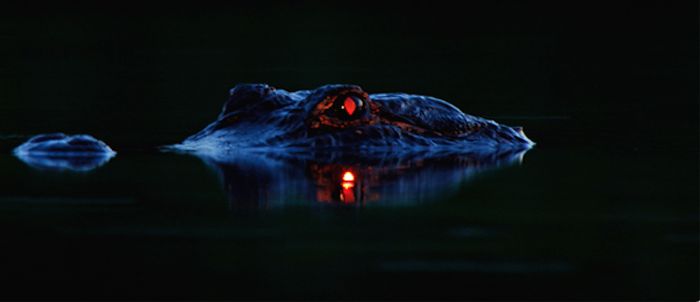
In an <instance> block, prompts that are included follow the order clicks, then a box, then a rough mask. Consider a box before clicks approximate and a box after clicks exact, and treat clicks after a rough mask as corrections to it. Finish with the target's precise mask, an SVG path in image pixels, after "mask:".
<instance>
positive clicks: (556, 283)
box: [0, 2, 699, 300]
mask: <svg viewBox="0 0 700 302" xmlns="http://www.w3.org/2000/svg"><path fill="white" fill-rule="evenodd" d="M603 4H604V3H602V2H601V3H597V4H596V3H593V4H590V3H588V2H586V3H579V4H578V5H574V6H575V7H564V6H563V5H561V4H559V5H557V4H554V3H539V4H523V3H519V2H483V3H472V4H470V5H468V6H467V7H466V8H464V7H457V6H450V5H447V4H444V5H428V4H416V5H412V6H410V7H407V6H401V5H399V3H386V4H384V5H380V6H377V5H376V4H371V3H357V4H355V5H346V4H342V3H337V4H333V5H331V4H321V3H313V2H300V3H297V2H295V3H285V2H282V3H263V4H250V3H248V4H244V3H239V4H235V5H231V6H229V7H225V8H223V7H222V8H213V7H212V8H189V7H165V8H164V7H160V8H155V7H153V8H143V10H136V9H135V8H133V7H126V6H124V7H113V8H112V9H110V10H103V9H98V8H97V7H94V8H90V7H44V8H42V9H40V10H35V9H34V8H30V7H25V8H20V9H16V10H4V11H3V12H0V14H1V15H2V17H3V18H1V19H0V29H1V31H0V54H2V59H0V152H2V153H1V154H0V183H1V185H0V238H2V244H1V245H0V250H1V252H0V256H2V257H1V258H0V259H1V260H0V268H1V270H0V271H1V272H2V273H0V280H2V286H1V287H2V291H0V297H2V298H10V299H17V298H35V299H39V298H42V299H60V298H72V299H93V298H116V299H128V298H180V299H216V298H228V299H233V298H248V299H256V298H268V299H284V298H297V299H309V298H319V299H333V298H350V299H363V298H364V299H369V298H374V299H430V298H433V299H438V298H454V299H605V300H622V299H625V300H642V299H656V300H697V297H698V285H697V284H698V281H699V280H698V259H699V257H698V238H699V234H698V223H699V218H698V213H699V211H698V183H699V182H698V102H697V100H698V85H697V83H698V58H697V57H698V38H697V36H698V35H697V11H698V10H697V3H685V4H684V3H674V4H661V3H659V4H655V5H646V4H645V5H642V4H638V3H637V4H635V5H624V4H615V5H611V4H605V5H603ZM238 82H266V83H269V84H271V85H273V86H277V87H280V88H285V89H289V90H296V89H308V88H314V87H316V86H319V85H322V84H326V83H336V82H346V83H355V84H359V85H361V86H363V88H364V89H365V90H367V91H369V92H388V91H403V92H410V93H419V94H427V95H432V96H436V97H439V98H443V99H446V100H448V101H450V102H452V103H454V104H455V105H456V106H458V107H459V108H460V109H462V110H463V111H465V112H467V113H470V114H475V115H479V116H484V117H488V118H492V119H495V120H497V121H499V122H503V123H505V124H508V125H521V126H524V128H525V132H526V133H527V134H528V136H529V137H530V138H531V139H532V140H533V141H535V142H537V143H538V145H537V146H536V147H535V148H534V149H532V150H529V151H528V152H526V153H525V154H522V158H520V156H517V157H515V158H513V157H506V158H491V159H488V158H454V157H448V158H440V159H421V158H418V159H416V158H414V159H404V160H397V159H391V158H387V159H385V160H383V161H377V160H373V161H363V160H359V159H357V158H352V157H351V158H348V157H321V158H316V159H314V160H309V159H305V160H301V159H300V160H296V161H294V160H292V161H288V160H279V159H275V158H273V159H270V158H266V157H260V156H246V157H243V158H240V157H238V158H230V159H229V160H228V161H226V160H224V161H221V160H218V161H217V160H212V159H208V158H199V157H196V156H192V155H186V154H174V153H163V152H159V151H158V149H157V147H158V146H161V145H164V144H170V143H176V142H178V141H180V140H182V139H183V138H185V137H186V136H187V135H189V134H192V133H194V132H196V131H198V130H200V129H201V128H202V127H204V126H205V125H206V124H208V123H209V122H210V121H212V120H213V119H214V118H215V116H216V115H217V113H218V110H219V109H220V106H221V105H222V103H223V101H224V100H225V98H226V92H227V90H228V88H230V87H232V86H233V85H235V84H236V83H238ZM55 131H64V132H67V133H83V132H84V133H89V134H92V135H94V136H95V137H97V138H100V139H103V140H104V141H106V142H108V143H109V144H110V145H111V146H112V147H113V148H114V149H115V150H116V151H117V152H118V155H117V156H116V157H114V158H112V159H111V160H110V161H108V162H106V163H103V164H102V165H101V166H99V167H98V168H96V169H93V170H91V171H87V172H86V171H70V170H66V169H63V170H60V169H59V170H52V169H50V168H49V169H47V167H36V166H31V165H29V164H27V163H24V162H22V161H21V160H19V159H18V158H16V157H14V156H12V154H11V150H12V148H14V147H15V146H16V145H18V144H20V143H21V142H22V141H24V140H25V139H27V138H28V137H29V136H30V135H32V134H37V133H45V132H55ZM345 172H351V173H352V174H353V176H354V178H355V179H354V180H353V181H352V187H350V188H349V189H346V188H344V187H343V180H342V175H343V174H344V173H345ZM341 196H342V197H341Z"/></svg>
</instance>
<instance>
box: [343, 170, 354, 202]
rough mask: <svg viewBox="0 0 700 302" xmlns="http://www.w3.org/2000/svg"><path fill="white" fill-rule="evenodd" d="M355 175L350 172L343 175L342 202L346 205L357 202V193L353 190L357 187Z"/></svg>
mask: <svg viewBox="0 0 700 302" xmlns="http://www.w3.org/2000/svg"><path fill="white" fill-rule="evenodd" d="M354 182H355V175H353V174H352V172H350V171H346V172H345V173H343V183H342V184H341V186H342V187H343V191H342V192H341V193H340V200H341V201H342V202H344V203H354V202H355V192H354V191H353V190H352V189H353V187H354V186H355V183H354Z"/></svg>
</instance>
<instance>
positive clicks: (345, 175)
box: [343, 171, 355, 181]
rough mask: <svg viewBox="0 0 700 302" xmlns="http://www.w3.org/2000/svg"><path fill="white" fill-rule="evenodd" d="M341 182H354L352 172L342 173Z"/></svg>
mask: <svg viewBox="0 0 700 302" xmlns="http://www.w3.org/2000/svg"><path fill="white" fill-rule="evenodd" d="M343 181H355V175H353V174H352V172H350V171H347V172H345V173H343Z"/></svg>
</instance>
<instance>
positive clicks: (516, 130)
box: [513, 127, 525, 135]
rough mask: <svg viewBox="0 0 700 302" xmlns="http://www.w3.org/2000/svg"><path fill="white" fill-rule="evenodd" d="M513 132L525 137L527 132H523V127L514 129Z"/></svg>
mask: <svg viewBox="0 0 700 302" xmlns="http://www.w3.org/2000/svg"><path fill="white" fill-rule="evenodd" d="M513 130H515V132H518V133H520V134H522V135H525V131H523V127H513Z"/></svg>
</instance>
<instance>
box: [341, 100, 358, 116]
mask: <svg viewBox="0 0 700 302" xmlns="http://www.w3.org/2000/svg"><path fill="white" fill-rule="evenodd" d="M343 108H345V112H347V113H348V115H352V114H353V113H355V109H357V104H355V100H353V99H352V97H346V98H345V101H343Z"/></svg>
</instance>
